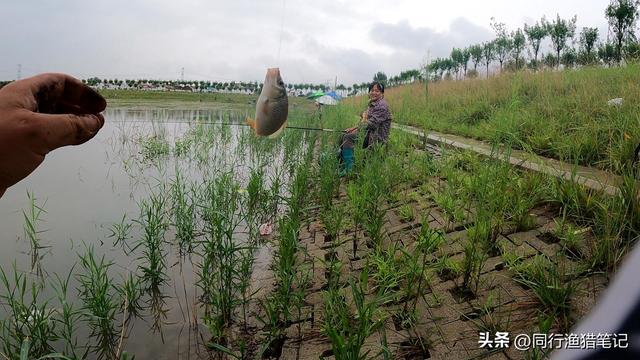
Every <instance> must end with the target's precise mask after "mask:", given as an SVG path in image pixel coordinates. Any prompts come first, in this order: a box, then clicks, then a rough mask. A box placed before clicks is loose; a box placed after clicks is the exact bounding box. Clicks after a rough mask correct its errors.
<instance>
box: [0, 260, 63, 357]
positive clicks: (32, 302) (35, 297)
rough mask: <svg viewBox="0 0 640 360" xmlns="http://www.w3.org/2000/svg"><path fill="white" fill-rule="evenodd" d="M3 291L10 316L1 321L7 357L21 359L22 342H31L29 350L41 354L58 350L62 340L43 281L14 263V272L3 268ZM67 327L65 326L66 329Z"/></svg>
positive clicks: (1, 296) (0, 297)
mask: <svg viewBox="0 0 640 360" xmlns="http://www.w3.org/2000/svg"><path fill="white" fill-rule="evenodd" d="M0 281H2V285H3V288H4V289H3V292H2V294H0V300H2V303H3V307H4V308H5V310H6V315H7V317H6V318H4V319H2V321H0V335H1V336H0V341H1V343H2V353H3V355H4V357H6V358H7V359H9V358H11V359H18V358H19V354H20V353H21V349H22V346H23V343H24V342H25V341H26V342H28V348H27V354H28V356H29V357H30V358H38V357H41V356H45V355H48V354H51V353H54V352H55V348H54V344H55V343H56V342H57V341H58V340H60V335H59V332H60V330H59V329H58V323H57V321H55V320H54V318H55V315H56V311H55V310H54V309H53V308H52V307H51V305H50V302H49V300H42V299H41V297H42V294H41V291H42V285H41V284H40V283H39V282H36V281H34V280H30V279H27V275H26V274H24V273H21V272H19V271H18V270H17V269H16V267H15V264H14V266H13V276H10V275H8V274H7V273H5V271H4V269H2V268H0ZM63 331H64V330H63Z"/></svg>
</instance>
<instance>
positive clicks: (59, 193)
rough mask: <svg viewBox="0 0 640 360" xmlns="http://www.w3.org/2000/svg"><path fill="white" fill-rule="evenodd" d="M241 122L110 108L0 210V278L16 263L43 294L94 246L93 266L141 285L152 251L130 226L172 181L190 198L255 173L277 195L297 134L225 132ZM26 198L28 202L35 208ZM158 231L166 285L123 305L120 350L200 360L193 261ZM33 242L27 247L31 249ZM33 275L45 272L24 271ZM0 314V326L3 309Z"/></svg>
mask: <svg viewBox="0 0 640 360" xmlns="http://www.w3.org/2000/svg"><path fill="white" fill-rule="evenodd" d="M248 111H249V110H247V109H244V108H241V109H236V110H232V109H210V110H179V109H145V110H140V109H131V108H115V109H111V108H110V109H108V110H107V111H106V113H105V118H106V122H105V126H104V128H103V129H102V130H101V131H100V132H99V133H98V135H97V136H96V138H94V139H93V140H91V141H89V142H88V143H86V144H83V145H82V146H80V147H66V148H62V149H59V150H56V151H54V152H52V153H51V154H50V155H48V156H47V159H46V161H45V162H44V163H43V165H42V166H41V167H39V168H38V169H37V170H36V171H35V172H34V173H33V174H32V175H31V176H29V177H28V178H26V179H25V180H23V181H21V182H20V183H19V184H16V185H15V186H13V187H11V188H10V189H8V190H7V192H6V194H5V195H4V197H3V198H2V199H0V228H1V229H2V240H3V250H4V251H2V252H0V264H1V265H2V268H3V269H5V270H9V269H10V268H11V266H12V264H14V263H15V266H16V269H17V270H18V271H19V272H23V273H25V274H27V276H30V277H33V276H36V275H37V274H39V275H40V276H42V277H43V278H48V280H47V279H43V280H41V281H40V282H41V283H43V284H45V283H47V282H51V277H52V276H53V274H68V273H69V271H71V269H72V267H73V264H74V263H76V262H77V261H78V254H81V253H83V252H84V251H85V250H86V248H87V247H88V246H89V247H91V246H94V247H95V252H96V256H97V257H101V256H105V258H106V259H108V261H112V262H113V266H111V267H110V271H109V273H110V276H112V278H113V281H115V282H117V283H119V284H126V283H127V281H130V282H132V281H133V280H132V276H133V275H132V274H137V276H140V275H141V274H140V271H141V268H144V266H147V265H148V264H147V265H145V261H147V259H146V257H147V256H148V252H149V251H150V250H149V249H146V250H144V248H143V247H139V246H138V245H136V241H137V239H142V238H144V234H143V233H144V231H145V229H146V228H145V226H144V224H143V223H141V222H140V221H139V220H138V219H139V218H140V216H141V206H140V205H141V203H142V202H144V201H145V199H148V198H149V197H150V196H152V195H153V194H160V195H161V196H166V197H169V196H174V195H172V190H171V184H172V183H174V182H175V181H176V179H177V178H178V177H179V176H182V177H183V179H184V181H185V182H187V183H189V184H190V185H189V186H193V188H194V189H195V188H197V187H198V186H201V185H198V184H206V183H207V181H209V180H211V179H215V178H218V177H220V176H221V175H222V174H230V175H231V176H232V177H233V179H235V181H237V182H238V184H239V189H242V190H244V189H246V188H247V187H248V186H249V181H250V178H251V174H253V173H256V169H260V170H261V172H260V176H261V178H262V177H263V178H264V183H263V184H261V185H260V186H261V187H264V189H265V191H267V189H271V190H269V191H275V192H276V194H275V195H277V196H280V195H284V193H282V192H283V191H284V190H283V189H284V186H282V184H284V183H286V181H287V177H288V175H287V171H284V170H283V165H282V164H283V163H284V162H285V161H295V159H294V158H295V154H293V153H291V150H285V149H286V147H285V146H282V145H283V143H285V142H290V143H294V142H295V143H301V142H303V140H304V134H303V133H296V134H291V135H288V136H285V137H284V138H282V139H281V140H279V141H277V142H274V141H270V140H265V139H255V138H253V135H252V134H251V132H250V129H248V128H247V127H245V126H240V125H239V126H228V124H242V123H243V121H244V119H245V118H246V116H247V112H248ZM292 158H293V160H292ZM273 189H275V190H273ZM192 191H195V190H192ZM27 192H32V193H33V194H34V196H35V198H34V199H33V201H34V204H31V200H30V199H29V198H28V196H27ZM277 196H276V198H277ZM33 206H36V207H35V208H34V207H33ZM37 206H40V207H41V209H43V211H42V212H41V213H39V214H37V216H36V214H33V213H29V212H28V211H30V210H28V209H31V210H33V209H37ZM165 208H170V207H169V206H167V207H163V209H165ZM266 208H269V209H271V210H269V211H265V213H261V214H259V216H258V215H256V216H255V218H252V219H253V220H254V221H255V223H259V222H261V221H266V220H267V219H269V218H270V219H273V217H274V213H277V212H278V211H280V210H279V204H278V202H276V203H275V204H273V205H269V206H268V207H266ZM23 210H24V211H25V212H24V213H23ZM29 216H30V217H29ZM158 216H161V217H164V218H163V221H164V223H165V224H169V223H174V222H176V220H175V219H173V218H171V216H172V215H170V214H164V213H163V214H160V215H158ZM25 219H31V220H32V222H33V224H32V227H33V229H34V230H33V231H34V232H32V233H30V232H29V231H25ZM254 225H255V224H254ZM27 228H28V226H27ZM163 230H166V233H163V235H162V239H163V240H162V243H161V244H160V245H158V246H162V250H161V251H162V252H160V253H159V254H157V256H160V257H161V258H162V260H163V261H164V262H165V264H164V270H163V271H165V275H166V280H167V281H166V282H160V283H156V284H154V286H152V287H149V288H146V290H147V291H146V293H145V294H144V295H141V297H140V298H139V299H138V300H140V303H136V304H140V306H134V305H135V304H132V303H128V304H127V305H129V306H128V310H127V314H123V315H122V316H124V317H126V318H128V319H129V320H130V321H125V322H124V323H126V324H127V325H126V329H127V331H126V332H127V334H128V339H127V340H126V346H125V347H124V348H125V349H126V350H128V351H129V352H132V353H134V354H135V355H136V358H137V359H176V358H190V357H194V358H195V357H197V356H198V354H199V353H201V354H206V352H204V350H203V342H204V341H206V335H203V333H206V332H205V330H204V328H203V326H202V323H201V321H200V316H202V314H201V313H200V312H201V309H199V307H198V302H199V300H200V298H199V295H198V291H197V289H196V287H195V286H194V284H195V283H196V281H197V276H196V272H197V270H198V266H199V257H198V256H197V255H194V256H192V254H191V253H190V252H189V251H188V250H189V249H191V250H192V249H193V248H187V250H186V251H185V248H183V247H182V246H174V245H175V241H174V240H175V239H177V237H178V234H177V230H176V229H175V228H174V227H173V226H171V227H167V228H165V229H163ZM250 232H251V231H250V229H248V228H247V224H242V226H241V227H239V229H237V231H236V233H234V235H233V236H234V239H237V241H247V238H248V234H249V233H250ZM33 236H35V237H36V239H37V244H36V245H35V248H34V241H32V240H33ZM256 251H257V253H256V255H257V256H256V258H255V260H254V262H253V268H254V270H255V271H256V272H254V273H253V275H252V276H251V278H252V279H254V280H256V279H258V280H261V281H264V279H265V277H268V276H265V273H266V272H267V268H268V264H269V261H270V251H269V249H268V248H264V247H261V248H257V250H256ZM185 252H186V253H187V254H185ZM185 255H186V256H185ZM34 256H35V259H37V261H34ZM36 265H37V266H38V268H39V269H43V271H31V270H33V269H34V268H35V266H36ZM254 286H256V287H260V286H263V284H262V283H261V284H259V285H255V284H254ZM80 287H81V283H80V282H79V280H78V278H77V277H75V276H74V277H70V278H69V289H78V288H80ZM254 290H255V289H254ZM74 294H75V292H74V291H69V296H70V299H68V300H70V301H71V302H72V303H76V304H78V305H79V304H80V301H79V299H76V298H75V295H74ZM54 295H55V294H54V292H53V290H52V288H51V287H45V288H43V294H42V296H43V297H44V298H47V297H49V298H54ZM138 307H139V308H143V310H140V309H138ZM0 311H2V312H1V313H0V314H1V315H2V316H3V317H4V316H5V313H4V311H6V309H4V310H0ZM136 316H140V317H141V319H142V321H137V320H136V319H135V318H136ZM82 336H86V333H85V334H84V335H80V336H79V337H80V342H82V340H83V337H82Z"/></svg>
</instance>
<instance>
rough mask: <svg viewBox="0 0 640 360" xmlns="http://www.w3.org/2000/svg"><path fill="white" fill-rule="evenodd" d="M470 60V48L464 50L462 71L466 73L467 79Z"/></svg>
mask: <svg viewBox="0 0 640 360" xmlns="http://www.w3.org/2000/svg"><path fill="white" fill-rule="evenodd" d="M470 58H471V53H470V52H469V48H466V49H464V50H462V70H463V71H464V76H465V77H467V67H468V66H469V59H470Z"/></svg>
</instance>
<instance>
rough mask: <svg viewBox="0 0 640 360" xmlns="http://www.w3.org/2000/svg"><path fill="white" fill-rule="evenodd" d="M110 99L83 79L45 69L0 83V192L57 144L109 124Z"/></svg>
mask: <svg viewBox="0 0 640 360" xmlns="http://www.w3.org/2000/svg"><path fill="white" fill-rule="evenodd" d="M106 106H107V102H106V101H105V99H104V98H103V97H102V96H100V94H98V93H97V92H96V91H94V90H93V89H91V88H90V87H88V86H86V85H85V84H83V83H82V82H81V81H80V80H78V79H75V78H73V77H71V76H69V75H65V74H41V75H37V76H34V77H31V78H27V79H24V80H19V81H15V82H12V83H10V84H7V85H6V86H5V87H3V88H2V89H0V196H2V194H4V192H5V191H6V189H7V188H8V187H9V186H12V185H13V184H15V183H17V182H18V181H20V180H22V179H23V178H25V177H26V176H27V175H29V174H30V173H31V172H33V171H34V170H35V169H36V167H38V165H40V163H42V161H43V160H44V157H45V156H46V155H47V154H48V153H49V152H50V151H52V150H55V149H57V148H59V147H62V146H66V145H79V144H82V143H84V142H86V141H87V140H89V139H91V138H92V137H93V136H94V135H95V134H96V133H97V132H98V130H100V128H102V125H104V117H103V116H102V115H101V114H100V112H101V111H103V110H104V109H105V107H106Z"/></svg>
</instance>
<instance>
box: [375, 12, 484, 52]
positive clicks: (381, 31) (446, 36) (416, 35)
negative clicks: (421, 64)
mask: <svg viewBox="0 0 640 360" xmlns="http://www.w3.org/2000/svg"><path fill="white" fill-rule="evenodd" d="M370 36H371V38H373V39H374V40H376V41H378V42H379V43H380V44H383V45H385V46H387V47H389V48H391V49H393V50H395V51H403V52H406V53H409V54H420V55H422V56H424V54H426V53H427V51H430V52H431V56H432V57H442V56H448V55H449V54H450V53H451V49H452V48H453V47H465V46H469V45H472V44H476V43H480V42H483V41H487V40H491V39H492V38H493V37H494V36H493V34H492V33H491V32H490V31H489V29H487V28H484V27H481V26H478V25H475V24H473V23H471V22H470V21H468V20H466V19H464V18H456V19H455V20H453V22H452V23H451V25H450V27H449V29H448V31H446V32H437V31H435V30H433V29H430V28H426V27H418V28H414V27H412V26H411V25H410V24H409V22H407V21H402V22H399V23H397V24H385V23H377V24H375V25H374V26H373V27H372V29H371V32H370Z"/></svg>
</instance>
